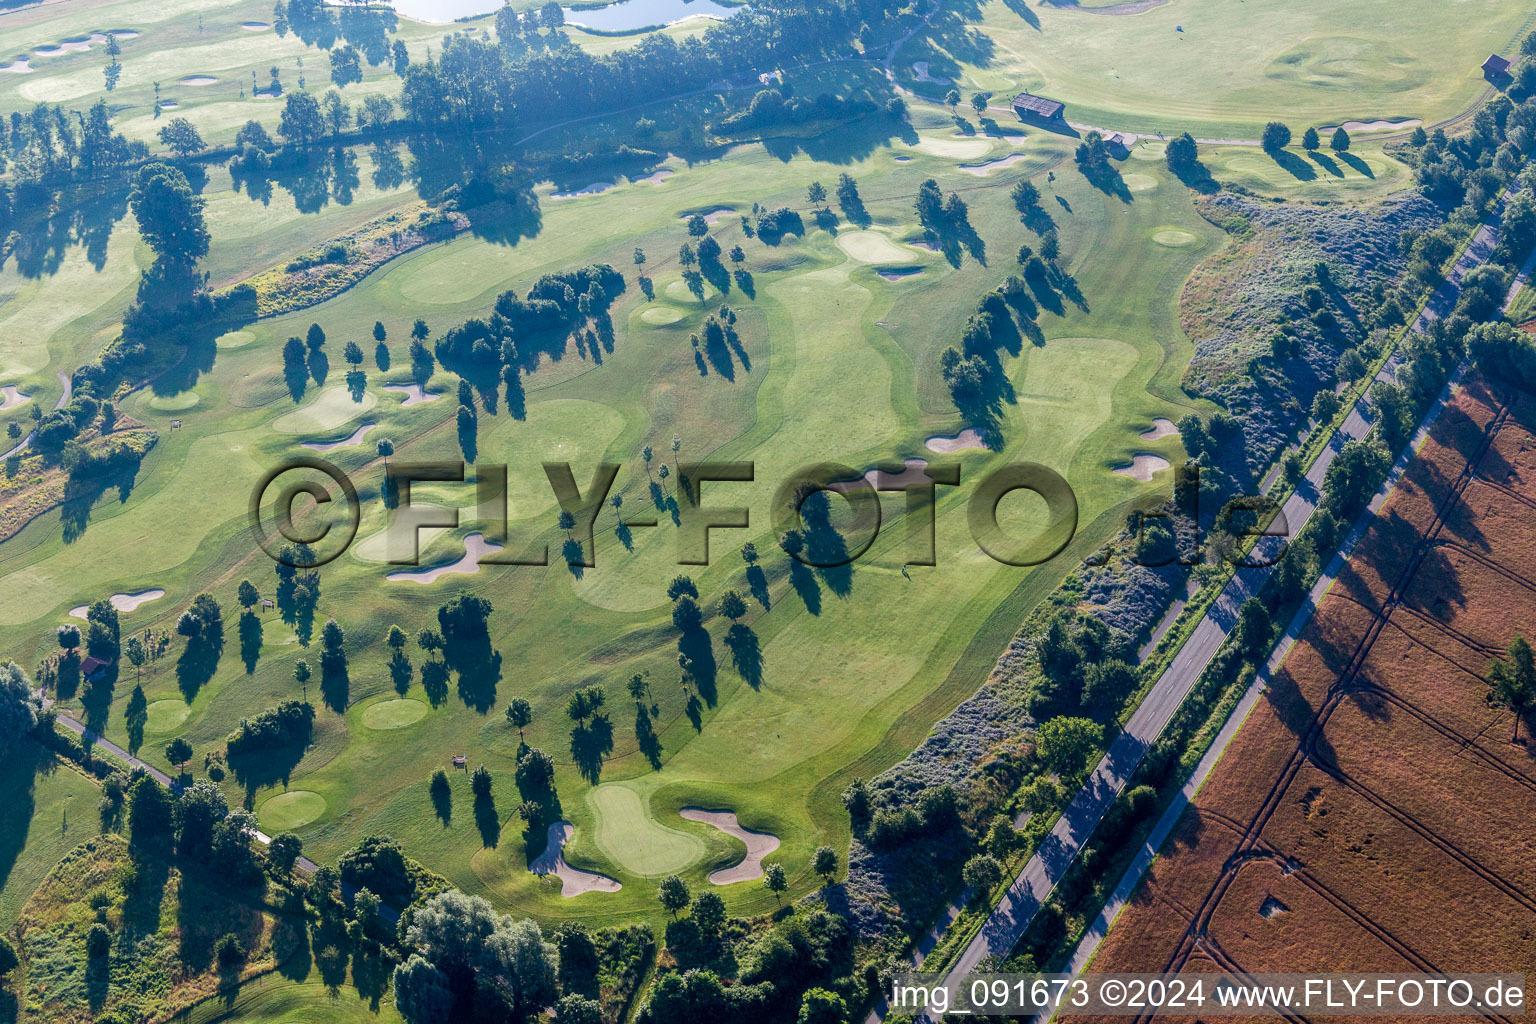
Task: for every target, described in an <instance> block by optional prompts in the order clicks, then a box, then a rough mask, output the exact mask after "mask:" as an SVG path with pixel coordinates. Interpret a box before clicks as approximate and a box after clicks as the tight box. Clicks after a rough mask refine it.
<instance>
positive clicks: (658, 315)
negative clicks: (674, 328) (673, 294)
mask: <svg viewBox="0 0 1536 1024" xmlns="http://www.w3.org/2000/svg"><path fill="white" fill-rule="evenodd" d="M687 315H688V314H686V313H684V312H683V311H682V310H680V309H676V308H674V307H672V306H652V307H651V308H649V309H647V310H645V311H644V312H643V313H641V314H640V319H641V320H643V321H645V322H646V323H648V324H650V325H651V326H653V327H666V326H667V325H669V324H675V323H677V322H678V321H679V320H681V319H682V318H683V317H685V316H687Z"/></svg>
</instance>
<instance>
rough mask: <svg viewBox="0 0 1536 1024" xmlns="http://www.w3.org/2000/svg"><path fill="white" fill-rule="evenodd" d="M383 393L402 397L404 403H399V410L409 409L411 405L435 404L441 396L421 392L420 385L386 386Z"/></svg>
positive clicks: (429, 392)
mask: <svg viewBox="0 0 1536 1024" xmlns="http://www.w3.org/2000/svg"><path fill="white" fill-rule="evenodd" d="M384 390H385V391H392V392H394V393H395V394H397V395H404V396H405V401H403V402H401V403H400V408H402V409H409V408H410V407H411V406H413V405H421V404H422V403H423V402H435V401H437V400H438V399H439V398H442V397H443V396H442V395H439V394H436V393H434V392H431V391H423V390H422V388H421V385H420V384H386V385H384Z"/></svg>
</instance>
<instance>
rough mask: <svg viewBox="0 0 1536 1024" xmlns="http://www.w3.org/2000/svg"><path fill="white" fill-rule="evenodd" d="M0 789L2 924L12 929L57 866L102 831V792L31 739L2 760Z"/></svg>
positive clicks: (0, 891) (1, 925)
mask: <svg viewBox="0 0 1536 1024" xmlns="http://www.w3.org/2000/svg"><path fill="white" fill-rule="evenodd" d="M0 787H3V789H4V792H5V801H4V807H3V809H0V928H6V929H8V928H10V926H11V925H13V924H15V923H16V918H17V916H18V915H19V914H20V913H21V908H22V907H23V906H24V905H25V904H26V902H27V900H28V899H30V898H31V897H32V894H33V893H34V892H36V891H37V887H38V885H40V884H41V883H42V881H43V879H44V878H45V877H47V875H48V872H49V871H51V870H53V866H54V864H56V863H58V861H59V859H60V858H61V857H63V856H64V854H66V853H68V852H69V851H70V850H72V849H73V848H74V847H76V846H78V845H79V844H80V843H82V842H84V841H85V840H87V839H89V838H90V837H91V836H94V835H96V834H97V833H98V832H99V831H100V828H101V825H100V818H99V817H98V815H97V810H96V803H97V801H98V800H99V799H100V798H101V790H100V789H99V788H98V787H97V785H96V783H95V782H93V781H91V780H90V779H88V778H86V777H85V776H84V775H83V774H81V773H80V772H77V771H74V770H72V769H70V768H66V767H64V766H63V765H62V764H60V763H59V762H57V761H55V760H54V759H53V758H52V757H51V756H48V755H45V754H43V753H42V752H41V751H40V750H39V749H38V748H37V747H36V746H35V745H34V744H30V743H28V744H23V745H22V747H21V748H19V749H18V750H16V751H15V752H14V753H13V755H12V756H10V757H7V758H6V759H5V761H4V763H3V764H0Z"/></svg>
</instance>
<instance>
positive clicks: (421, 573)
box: [384, 463, 1166, 583]
mask: <svg viewBox="0 0 1536 1024" xmlns="http://www.w3.org/2000/svg"><path fill="white" fill-rule="evenodd" d="M1164 465H1166V463H1164ZM500 550H501V546H500V545H498V544H492V543H491V542H490V541H488V540H486V539H485V535H484V534H480V533H471V534H469V535H468V536H466V537H465V538H464V557H463V558H461V559H459V560H458V561H457V562H454V563H453V564H451V565H440V566H438V567H437V568H435V569H413V570H411V571H410V572H392V573H390V574H389V575H388V576H385V577H384V578H385V579H387V580H389V581H390V582H392V583H398V582H400V581H402V580H410V581H411V582H413V583H432V582H434V581H436V580H437V578H438V577H439V576H473V575H474V574H475V573H477V572H479V571H480V559H481V558H483V557H485V556H486V555H489V554H494V553H495V552H497V551H500Z"/></svg>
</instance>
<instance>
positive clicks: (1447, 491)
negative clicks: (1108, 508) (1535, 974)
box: [1069, 379, 1536, 1019]
mask: <svg viewBox="0 0 1536 1024" xmlns="http://www.w3.org/2000/svg"><path fill="white" fill-rule="evenodd" d="M1533 428H1536V401H1533V399H1532V398H1531V396H1529V395H1527V394H1523V393H1518V392H1507V391H1504V390H1496V389H1493V388H1490V387H1489V386H1488V385H1487V384H1485V383H1483V382H1482V380H1481V379H1469V381H1468V382H1466V383H1465V384H1464V386H1463V388H1462V389H1461V391H1460V392H1459V393H1458V394H1457V395H1456V396H1455V398H1454V399H1453V400H1452V402H1451V404H1450V405H1449V406H1448V407H1447V408H1446V410H1445V412H1444V413H1443V414H1442V416H1441V417H1440V419H1439V420H1438V422H1437V423H1436V425H1435V427H1434V428H1433V430H1432V432H1431V436H1430V439H1429V441H1428V442H1427V443H1426V445H1425V446H1424V448H1423V449H1422V450H1421V451H1420V452H1419V454H1418V456H1417V458H1416V459H1415V461H1414V462H1413V463H1412V464H1411V465H1410V466H1409V469H1408V471H1407V472H1406V473H1405V474H1404V476H1403V478H1402V480H1401V482H1400V483H1399V485H1398V487H1397V489H1396V490H1395V491H1394V493H1393V494H1392V496H1391V497H1390V498H1389V499H1388V501H1387V503H1386V505H1385V506H1384V507H1383V509H1382V510H1381V513H1380V516H1379V518H1378V519H1377V520H1376V522H1375V523H1374V524H1373V525H1372V526H1371V528H1370V530H1369V531H1368V532H1367V534H1366V535H1365V537H1364V538H1363V539H1362V540H1361V542H1360V544H1359V546H1357V548H1356V550H1355V553H1354V555H1353V557H1352V558H1351V560H1350V562H1349V564H1348V566H1347V567H1346V569H1345V571H1344V572H1343V573H1341V575H1340V577H1339V579H1338V580H1337V582H1336V583H1335V584H1334V586H1333V587H1332V588H1331V590H1330V591H1329V593H1328V594H1327V596H1326V597H1325V598H1324V600H1323V602H1322V603H1321V605H1320V606H1319V608H1318V610H1317V613H1316V614H1315V616H1314V617H1313V619H1312V621H1311V623H1310V624H1309V625H1308V627H1307V629H1306V631H1305V632H1304V633H1303V635H1302V638H1301V641H1300V642H1298V644H1297V646H1296V647H1295V648H1294V649H1293V650H1292V651H1291V653H1290V655H1289V656H1288V658H1287V659H1286V662H1285V664H1284V665H1283V666H1282V669H1281V671H1280V672H1279V673H1277V675H1276V676H1275V678H1274V681H1273V683H1272V685H1271V687H1270V688H1269V690H1268V693H1267V696H1266V699H1264V700H1263V701H1262V702H1261V703H1260V704H1259V705H1258V706H1256V707H1255V709H1254V711H1253V712H1252V713H1251V714H1250V716H1249V718H1248V720H1247V721H1246V722H1244V724H1243V727H1242V729H1241V730H1240V731H1239V732H1238V734H1237V736H1236V737H1235V738H1234V740H1233V742H1232V745H1231V746H1230V747H1229V748H1228V750H1227V752H1226V754H1225V756H1224V758H1223V760H1222V761H1221V762H1220V763H1219V765H1218V766H1217V769H1216V770H1215V772H1213V773H1212V775H1211V777H1210V779H1209V780H1208V782H1207V784H1206V785H1205V786H1204V788H1203V789H1202V790H1201V792H1200V794H1199V796H1198V797H1197V798H1196V800H1195V803H1194V805H1193V806H1192V807H1191V808H1190V810H1189V811H1187V812H1186V813H1185V816H1184V818H1183V819H1182V820H1181V821H1180V823H1179V825H1178V827H1177V828H1176V830H1175V832H1174V834H1173V836H1172V837H1171V839H1170V842H1169V845H1168V847H1167V848H1166V849H1165V850H1164V852H1163V855H1162V856H1161V857H1160V858H1159V859H1158V861H1157V862H1156V863H1155V864H1154V866H1153V869H1152V870H1151V872H1149V875H1148V879H1147V881H1146V882H1144V884H1143V885H1142V886H1141V888H1140V889H1139V890H1138V891H1137V894H1136V896H1135V897H1134V898H1133V900H1132V902H1131V903H1130V904H1129V905H1128V906H1127V907H1126V909H1125V910H1124V912H1123V913H1122V914H1121V916H1120V918H1119V920H1118V921H1117V922H1116V924H1115V927H1114V929H1113V930H1112V931H1111V932H1110V933H1109V936H1108V938H1107V939H1106V940H1105V942H1104V944H1103V946H1102V947H1101V948H1100V950H1099V952H1098V953H1097V955H1096V957H1095V959H1094V965H1093V966H1094V970H1100V971H1110V970H1116V971H1119V970H1124V971H1133V970H1144V971H1162V970H1170V971H1177V970H1184V969H1188V970H1191V971H1200V970H1238V971H1249V972H1265V971H1346V972H1348V971H1392V970H1402V971H1437V972H1438V971H1446V972H1455V971H1493V970H1509V969H1514V970H1528V969H1529V968H1530V966H1531V964H1532V962H1533V959H1532V957H1533V951H1532V948H1531V944H1530V938H1529V936H1530V931H1531V926H1532V923H1533V922H1532V919H1533V916H1536V902H1533V894H1536V890H1533V885H1536V878H1533V876H1532V869H1531V864H1532V852H1533V851H1532V847H1531V839H1530V836H1529V835H1528V833H1527V831H1526V830H1524V829H1521V828H1520V827H1519V826H1518V823H1517V820H1516V819H1515V818H1512V817H1511V815H1510V809H1511V808H1513V807H1518V806H1523V805H1524V804H1526V803H1528V802H1529V801H1530V799H1531V792H1532V789H1533V788H1536V760H1533V758H1532V754H1531V739H1530V733H1529V730H1528V729H1525V728H1523V727H1522V728H1521V730H1520V736H1519V739H1518V741H1512V740H1511V735H1512V733H1513V731H1514V729H1513V727H1514V719H1513V717H1512V716H1511V715H1510V713H1509V712H1507V711H1501V710H1497V709H1494V708H1490V707H1489V706H1488V704H1487V703H1486V701H1485V695H1486V693H1487V682H1486V678H1487V674H1488V670H1489V669H1488V666H1489V663H1490V661H1491V660H1492V658H1493V657H1495V656H1498V655H1500V654H1502V652H1503V650H1504V648H1505V646H1506V645H1507V644H1508V643H1509V641H1510V640H1511V639H1513V638H1514V636H1515V635H1516V633H1526V632H1529V631H1530V629H1531V627H1532V624H1533V623H1536V591H1533V588H1532V585H1531V583H1530V581H1529V580H1528V579H1527V578H1525V577H1524V576H1523V575H1522V570H1523V564H1524V562H1525V561H1526V560H1527V559H1528V557H1529V556H1528V553H1529V550H1530V531H1529V528H1528V526H1526V525H1525V522H1526V520H1528V518H1529V514H1528V510H1529V509H1530V507H1531V505H1530V503H1531V500H1532V498H1533V496H1536V472H1533V465H1532V460H1531V456H1530V450H1531V449H1532V448H1533V447H1536V434H1533V433H1532V430H1533ZM1256 780H1261V781H1259V782H1258V784H1256ZM1448 914H1449V915H1453V916H1454V917H1455V918H1457V919H1458V920H1459V921H1460V922H1461V923H1462V924H1461V926H1460V927H1456V928H1446V927H1442V926H1441V924H1442V922H1443V921H1444V920H1445V919H1446V915H1448ZM1069 1019H1082V1018H1069Z"/></svg>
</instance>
